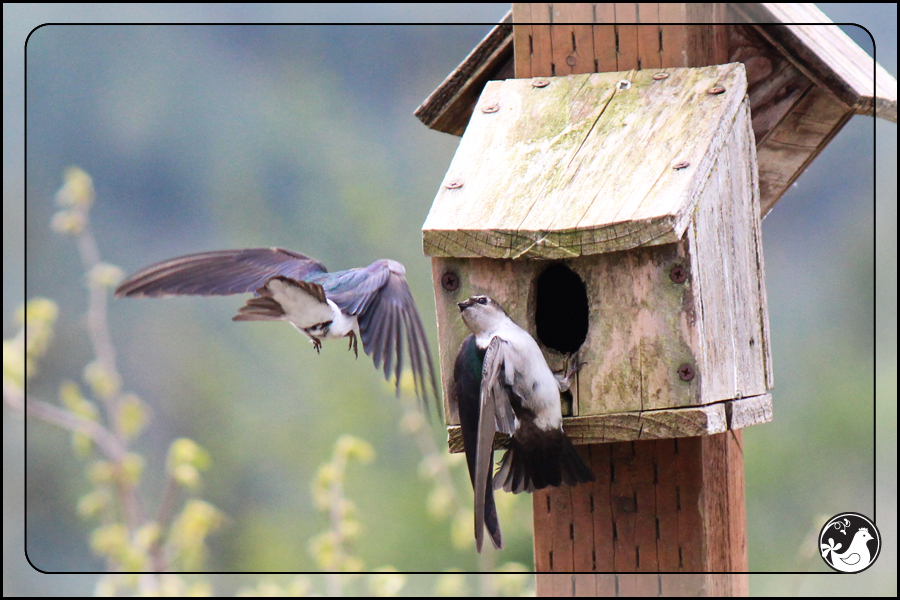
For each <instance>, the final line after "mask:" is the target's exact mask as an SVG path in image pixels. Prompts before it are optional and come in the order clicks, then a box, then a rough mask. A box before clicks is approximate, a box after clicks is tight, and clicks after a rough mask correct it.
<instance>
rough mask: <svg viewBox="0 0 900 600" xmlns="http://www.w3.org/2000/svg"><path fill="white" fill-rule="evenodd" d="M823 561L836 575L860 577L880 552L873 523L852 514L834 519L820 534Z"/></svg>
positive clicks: (877, 535) (878, 536)
mask: <svg viewBox="0 0 900 600" xmlns="http://www.w3.org/2000/svg"><path fill="white" fill-rule="evenodd" d="M819 552H820V553H821V555H822V560H824V561H825V562H826V564H828V566H829V567H831V568H832V569H834V570H835V571H841V572H843V573H859V572H860V571H864V570H866V569H868V568H869V566H870V565H871V564H872V563H873V562H875V559H876V558H878V554H879V553H880V552H881V534H880V533H879V532H878V528H877V527H875V523H873V522H872V521H870V520H869V519H868V518H867V517H865V516H863V515H861V514H859V513H853V512H846V513H841V514H839V515H835V516H833V517H831V519H829V520H828V522H827V523H825V526H824V527H822V531H821V532H820V533H819Z"/></svg>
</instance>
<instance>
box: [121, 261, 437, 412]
mask: <svg viewBox="0 0 900 600" xmlns="http://www.w3.org/2000/svg"><path fill="white" fill-rule="evenodd" d="M405 273H406V269H404V268H403V265H401V264H400V263H398V262H397V261H394V260H377V261H375V262H373V263H372V264H371V265H369V266H368V267H361V268H358V269H349V270H346V271H338V272H336V273H329V272H328V271H327V270H326V269H325V265H323V264H322V263H321V262H319V261H317V260H315V259H313V258H310V257H308V256H306V255H305V254H300V253H299V252H292V251H290V250H283V249H281V248H250V249H246V250H220V251H214V252H201V253H199V254H189V255H187V256H179V257H176V258H172V259H169V260H166V261H163V262H160V263H157V264H155V265H150V266H149V267H147V268H145V269H142V270H140V271H138V272H137V273H135V274H134V275H132V276H131V277H128V278H127V279H126V280H125V281H123V282H122V284H121V285H119V287H118V288H117V289H116V292H115V296H116V297H118V298H123V297H144V296H149V297H159V296H183V295H198V296H221V295H228V294H241V293H246V292H251V293H254V297H253V298H250V299H249V300H247V304H246V305H245V306H243V307H241V308H240V310H238V314H237V315H236V316H234V317H233V319H232V320H234V321H287V322H288V323H290V324H291V325H293V326H294V327H296V328H297V329H298V330H300V331H301V332H302V333H304V334H305V335H306V336H307V337H308V338H309V339H310V341H311V342H312V344H313V347H314V348H315V349H316V352H318V351H319V349H320V348H321V346H322V340H325V339H338V338H342V337H347V338H349V341H348V344H349V347H348V349H352V350H353V352H354V354H356V355H357V356H358V355H359V354H358V350H357V337H361V338H362V343H363V350H364V351H365V353H366V354H368V355H371V356H372V359H373V361H374V362H375V368H376V369H379V368H382V367H383V370H384V377H385V379H387V380H388V381H390V378H391V368H392V367H393V368H394V378H395V380H396V390H397V394H398V395H399V393H400V373H401V371H402V370H403V345H404V338H405V339H406V342H405V343H406V345H407V354H408V355H409V361H410V366H411V368H412V373H413V382H414V387H415V390H416V395H417V396H418V397H419V398H421V399H422V401H423V402H427V397H428V389H429V386H428V385H427V383H426V369H427V371H428V378H429V379H430V384H431V385H430V388H431V391H432V392H433V394H434V397H435V398H437V397H438V392H437V379H436V377H435V373H434V366H433V364H432V360H431V351H430V350H429V349H428V341H427V340H426V338H425V331H424V329H423V328H422V321H421V319H420V318H419V312H418V311H417V310H416V304H415V302H414V301H413V297H412V294H411V293H410V291H409V286H408V285H407V283H406V277H405ZM404 332H405V333H404ZM423 355H424V356H423Z"/></svg>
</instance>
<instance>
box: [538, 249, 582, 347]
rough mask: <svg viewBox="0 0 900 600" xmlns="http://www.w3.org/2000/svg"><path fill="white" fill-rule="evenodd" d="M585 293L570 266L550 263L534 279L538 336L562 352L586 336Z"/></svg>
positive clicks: (543, 341) (548, 345) (579, 345)
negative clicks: (535, 284)
mask: <svg viewBox="0 0 900 600" xmlns="http://www.w3.org/2000/svg"><path fill="white" fill-rule="evenodd" d="M588 312H589V310H588V297H587V289H586V288H585V286H584V282H583V281H582V280H581V277H579V276H578V275H577V274H576V273H575V272H574V271H573V270H572V269H570V268H569V267H567V266H566V265H564V264H562V263H554V264H552V265H550V266H549V267H547V268H546V269H544V272H543V273H541V274H540V276H539V277H538V280H537V300H536V306H535V321H536V325H537V335H538V339H540V340H541V342H542V343H543V344H544V345H545V346H547V347H548V348H553V349H554V350H557V351H559V352H562V353H563V354H568V353H571V352H575V351H576V350H578V349H579V348H580V347H581V345H582V344H583V343H584V340H585V339H586V338H587V332H588Z"/></svg>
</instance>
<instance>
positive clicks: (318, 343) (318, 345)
mask: <svg viewBox="0 0 900 600" xmlns="http://www.w3.org/2000/svg"><path fill="white" fill-rule="evenodd" d="M312 345H313V348H315V349H316V354H321V352H320V350H321V348H322V340H320V339H319V338H312Z"/></svg>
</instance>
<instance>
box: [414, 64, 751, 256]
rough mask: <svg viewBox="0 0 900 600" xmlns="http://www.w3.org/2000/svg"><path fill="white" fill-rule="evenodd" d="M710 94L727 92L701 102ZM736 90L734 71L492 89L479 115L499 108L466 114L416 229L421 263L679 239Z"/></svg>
mask: <svg viewBox="0 0 900 600" xmlns="http://www.w3.org/2000/svg"><path fill="white" fill-rule="evenodd" d="M624 79H627V80H629V81H630V87H629V86H625V87H623V86H621V85H619V83H618V82H619V81H620V80H624ZM716 85H720V86H724V87H725V89H726V91H725V93H723V94H719V95H712V94H708V93H707V90H709V89H710V88H711V87H713V86H716ZM745 86H746V81H745V78H744V69H743V67H742V66H741V65H722V66H713V67H704V68H700V69H672V70H671V73H670V77H669V78H668V79H665V80H662V81H656V80H653V79H652V73H650V72H648V71H641V72H635V73H625V72H622V73H605V74H593V75H574V76H569V77H566V78H554V79H551V83H550V85H548V86H546V87H541V88H535V87H533V86H532V85H531V81H530V80H507V81H503V82H490V83H489V84H488V85H487V86H485V89H484V92H483V93H482V97H481V99H480V100H479V106H488V105H494V104H497V105H498V106H499V110H497V111H496V112H489V113H482V112H481V111H479V110H476V112H475V114H474V115H473V117H472V120H471V122H470V125H469V127H468V129H467V130H466V134H465V135H464V136H463V139H462V141H461V142H460V145H459V148H458V149H457V152H456V156H455V157H454V159H453V162H452V163H451V165H450V169H449V170H448V172H447V175H446V177H445V180H444V182H443V183H442V184H441V188H440V190H439V192H438V194H437V196H436V198H435V201H434V204H433V205H432V208H431V211H430V212H429V215H428V218H427V219H426V221H425V224H424V225H423V239H424V247H425V252H426V254H429V255H431V256H458V257H476V256H483V257H489V258H522V257H525V258H569V257H573V256H581V255H586V254H595V253H601V252H612V251H617V250H627V249H630V248H636V247H639V246H647V245H655V244H662V243H670V242H675V241H677V240H679V239H680V238H681V236H682V234H683V233H684V229H685V228H686V227H687V224H688V220H689V219H690V216H691V214H692V212H693V210H694V207H695V206H696V204H697V202H698V201H699V197H698V196H697V194H696V192H697V190H698V189H699V188H700V187H701V186H702V185H703V182H704V181H705V179H706V178H707V177H708V176H709V169H710V168H711V167H712V162H713V161H714V160H715V157H716V149H717V146H721V145H722V144H724V142H725V139H726V138H727V127H728V126H729V124H731V123H732V122H733V121H734V118H735V114H736V113H737V111H738V110H739V109H740V106H741V102H742V100H743V97H744V92H745V89H746V87H745ZM681 161H687V162H689V163H690V165H691V166H690V167H688V168H686V169H674V168H673V164H675V163H677V162H681ZM451 184H452V185H451ZM448 185H449V186H450V187H448Z"/></svg>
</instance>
